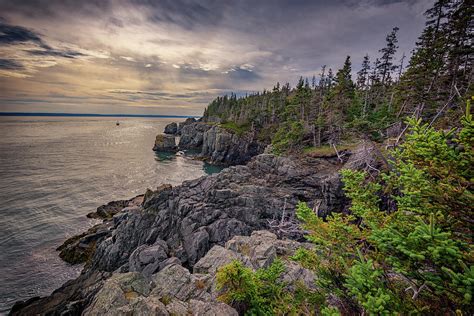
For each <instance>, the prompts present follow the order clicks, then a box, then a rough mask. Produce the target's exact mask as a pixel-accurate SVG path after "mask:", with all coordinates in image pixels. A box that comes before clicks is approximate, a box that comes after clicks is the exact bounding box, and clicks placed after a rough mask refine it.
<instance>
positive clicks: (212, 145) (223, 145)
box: [201, 126, 265, 165]
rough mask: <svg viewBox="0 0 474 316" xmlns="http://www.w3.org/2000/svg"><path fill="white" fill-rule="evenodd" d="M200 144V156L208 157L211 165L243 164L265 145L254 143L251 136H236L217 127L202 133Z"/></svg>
mask: <svg viewBox="0 0 474 316" xmlns="http://www.w3.org/2000/svg"><path fill="white" fill-rule="evenodd" d="M202 143H203V145H202V150H201V156H203V157H208V161H209V162H210V163H213V164H225V165H238V164H244V163H246V162H247V161H249V160H250V159H251V158H252V157H254V156H256V155H258V154H261V153H263V151H264V149H265V145H264V144H261V143H259V142H257V141H255V140H254V139H253V137H252V135H250V134H248V133H245V134H242V135H237V134H234V133H232V132H230V131H228V130H226V129H224V128H222V127H219V126H213V127H211V128H210V129H208V130H207V131H206V132H204V134H203V142H202Z"/></svg>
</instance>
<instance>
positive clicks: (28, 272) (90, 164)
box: [0, 117, 208, 314]
mask: <svg viewBox="0 0 474 316" xmlns="http://www.w3.org/2000/svg"><path fill="white" fill-rule="evenodd" d="M170 121H173V120H172V119H161V118H160V119H157V118H153V119H141V118H140V119H137V118H129V119H127V118H120V126H116V124H115V123H116V120H115V119H110V118H69V117H66V118H62V117H59V118H48V117H41V118H40V117H38V118H32V117H24V118H22V117H0V314H2V313H5V312H7V311H8V309H9V308H10V307H11V306H12V305H13V303H14V302H15V301H17V300H24V299H27V298H30V297H33V296H38V295H39V296H44V295H48V294H50V293H51V292H52V291H53V290H54V289H56V288H57V287H59V286H60V285H61V284H63V283H64V282H66V281H67V280H69V279H72V278H75V277H76V276H77V275H78V274H79V272H80V270H81V269H82V267H81V266H70V265H68V264H66V263H64V262H62V261H61V260H60V259H59V257H58V254H57V252H56V251H55V248H56V247H57V246H59V245H60V244H61V243H62V242H63V241H64V240H65V239H66V238H67V237H70V236H72V235H75V234H77V233H79V232H82V231H83V230H85V229H86V228H88V227H90V226H92V225H93V224H95V223H97V222H94V221H93V220H89V219H87V218H86V217H85V215H86V214H87V213H89V212H92V211H95V209H96V208H97V207H98V206H100V205H102V204H105V203H107V202H109V201H112V200H117V199H126V198H131V197H133V196H135V195H138V194H141V193H144V191H145V190H146V188H154V187H156V186H158V185H160V184H163V183H171V184H173V185H177V184H180V183H181V182H182V181H184V180H187V179H194V178H197V177H199V176H202V175H204V174H205V173H206V172H208V170H207V169H206V166H205V165H204V164H203V163H202V162H199V161H194V160H190V159H187V158H183V157H176V156H167V157H160V156H157V155H155V153H154V152H153V151H152V147H153V143H154V138H155V136H156V134H158V133H161V132H162V131H163V128H164V126H165V125H166V124H167V123H169V122H170Z"/></svg>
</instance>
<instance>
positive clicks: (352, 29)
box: [0, 0, 433, 115]
mask: <svg viewBox="0 0 474 316" xmlns="http://www.w3.org/2000/svg"><path fill="white" fill-rule="evenodd" d="M432 3H433V0H404V1H402V0H400V1H397V0H361V1H358V0H341V1H338V0H312V1H303V0H263V1H260V0H251V1H247V0H242V1H230V0H229V1H225V0H201V1H192V0H163V1H161V0H156V1H153V0H93V1H87V0H83V1H78V0H57V1H56V0H0V112H2V111H9V112H11V111H16V112H69V113H150V114H182V115H199V114H201V113H202V110H203V109H204V107H205V106H206V104H207V103H208V102H209V101H210V100H212V99H213V98H214V97H215V96H217V95H222V94H226V93H229V92H230V91H235V92H237V93H238V94H245V93H246V92H252V91H256V90H262V89H264V88H272V86H273V85H274V83H275V82H277V81H280V82H286V81H289V82H290V83H294V82H295V81H296V80H297V78H298V76H300V75H303V76H312V75H313V74H317V73H318V72H319V70H320V67H321V66H322V65H327V66H328V67H332V68H333V69H337V68H339V67H340V66H341V64H342V62H343V61H344V59H345V56H346V55H350V56H351V58H352V60H353V63H354V66H353V68H354V71H357V68H358V67H359V64H360V61H361V60H362V57H363V55H365V54H366V53H368V54H369V55H370V56H372V57H373V58H375V57H377V56H378V50H379V49H380V48H381V47H383V46H384V42H385V35H386V34H387V33H388V32H390V30H391V29H392V28H393V27H394V26H398V27H399V28H400V31H399V46H400V48H399V53H400V54H399V55H400V56H401V54H402V53H403V52H405V53H406V54H409V53H410V51H411V50H412V49H413V47H414V43H415V41H416V38H417V37H418V35H419V34H420V32H421V30H422V28H423V24H424V17H423V12H424V11H425V10H426V9H427V8H429V7H430V6H431V4H432Z"/></svg>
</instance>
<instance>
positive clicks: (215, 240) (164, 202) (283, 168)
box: [12, 154, 351, 315]
mask: <svg viewBox="0 0 474 316" xmlns="http://www.w3.org/2000/svg"><path fill="white" fill-rule="evenodd" d="M347 158H348V159H349V161H348V162H347V163H346V165H347V164H350V163H351V161H350V160H351V158H350V155H349V154H347V155H345V159H347ZM343 166H344V164H342V163H340V162H339V161H338V159H337V158H336V159H333V158H325V159H320V158H309V157H307V158H305V159H301V160H294V159H291V158H286V157H276V156H273V155H259V156H257V157H255V158H253V159H252V160H251V162H250V163H248V164H247V165H245V166H234V167H229V168H227V169H224V170H223V171H221V172H220V173H219V174H215V175H211V176H205V177H201V178H199V179H196V180H191V181H185V182H183V184H182V185H180V186H177V187H171V186H163V187H161V188H159V189H157V190H155V191H150V192H147V194H146V195H145V197H144V200H143V203H142V204H141V205H132V206H128V205H129V204H128V203H126V205H127V206H126V207H125V208H124V209H122V210H121V211H119V212H118V213H115V215H113V217H112V218H107V219H105V222H104V223H103V224H101V225H103V226H102V227H100V229H98V230H97V231H101V232H102V233H101V235H100V236H99V238H96V239H95V241H94V246H93V248H92V250H91V254H90V256H89V257H88V259H87V260H88V264H87V266H86V268H85V269H84V271H83V273H82V275H81V276H80V277H79V278H78V279H76V280H73V281H70V282H68V283H66V284H65V285H64V286H63V287H61V288H60V289H58V290H57V291H55V292H54V293H53V294H52V295H51V296H49V297H47V298H42V299H32V300H30V301H29V302H26V303H18V304H17V305H15V307H14V309H13V310H12V314H13V315H20V314H38V313H40V314H41V313H52V314H61V313H64V314H80V313H81V312H83V311H84V310H85V309H87V310H88V311H89V312H90V313H91V314H94V306H97V301H98V300H99V298H98V296H97V295H98V293H100V292H101V291H104V289H108V288H109V286H108V285H107V286H106V284H109V283H107V282H112V283H111V285H110V286H111V287H112V288H114V289H116V290H118V287H119V288H120V289H121V291H122V292H123V293H124V294H123V295H125V299H126V300H123V297H121V298H120V301H121V302H122V303H121V304H123V306H128V307H125V309H127V308H132V307H133V306H135V303H136V304H139V306H142V305H140V304H142V303H143V304H145V305H146V306H145V307H143V308H162V306H161V305H160V306H159V307H156V306H155V307H153V306H152V307H150V306H149V305H147V304H148V303H147V302H142V301H146V297H147V296H146V295H148V294H147V293H149V292H148V291H151V292H153V289H151V288H150V289H149V290H147V289H145V290H143V291H142V290H139V289H138V288H137V290H133V291H131V290H130V289H131V288H130V287H127V286H129V285H130V284H135V283H134V282H135V281H130V282H129V281H124V282H125V283H126V284H128V285H126V286H125V285H124V286H122V285H120V284H122V283H120V282H122V281H120V280H122V279H121V278H122V276H120V275H122V274H124V273H131V272H132V273H135V274H130V275H131V276H133V278H132V279H133V280H135V276H137V278H138V279H140V280H141V279H142V278H144V279H145V280H147V281H146V282H149V280H150V279H151V280H153V279H155V280H156V275H157V274H159V273H160V272H161V271H164V269H165V268H166V267H167V266H169V265H179V266H182V267H183V268H185V269H191V270H192V269H198V268H196V267H199V266H200V265H199V264H198V262H199V261H200V260H201V259H202V258H203V257H205V256H206V254H208V252H209V250H211V249H214V248H215V247H217V246H221V247H222V246H224V245H225V244H226V242H227V241H229V240H231V239H232V238H233V237H234V236H238V235H241V236H248V235H250V234H251V233H252V232H254V231H257V230H261V229H273V230H274V232H275V233H278V234H280V236H284V234H283V233H282V232H280V231H278V229H276V230H275V227H272V225H271V223H272V221H274V220H275V219H277V220H278V219H281V218H282V216H285V218H287V219H290V220H291V219H293V218H294V207H295V204H296V203H297V202H298V201H306V202H308V204H309V205H310V206H311V207H315V208H319V209H320V210H334V211H337V210H341V209H342V208H343V207H344V199H343V196H342V192H341V184H340V180H339V175H338V170H339V169H340V168H341V167H343ZM283 214H285V215H283ZM83 237H84V236H83ZM80 244H81V243H78V246H80ZM217 249H219V248H217ZM168 269H170V268H168ZM177 269H180V268H177ZM182 271H184V270H182ZM198 272H200V273H201V272H202V270H199V271H198ZM136 273H139V275H140V276H138V274H136ZM183 273H184V272H183ZM111 276H112V279H111ZM115 278H119V279H120V280H117V279H115ZM125 279H127V278H126V277H125ZM110 280H115V281H110ZM137 282H138V283H137V284H142V283H141V282H142V281H137ZM155 283H156V282H155ZM130 286H132V285H130ZM155 286H156V285H155ZM137 287H140V285H137ZM132 288H133V289H135V288H134V287H133V286H132ZM132 292H133V293H132ZM151 292H150V293H151ZM127 293H128V294H127ZM137 293H138V294H137ZM134 297H142V299H140V300H139V301H140V302H138V301H133V302H132V301H131V300H130V298H134ZM189 299H195V298H191V297H190V298H189ZM196 300H197V301H198V302H194V301H193V302H191V301H187V300H185V301H182V302H185V303H186V304H187V305H186V304H184V305H185V306H187V308H191V310H194V308H198V306H203V307H202V308H206V309H207V308H211V307H209V306H208V305H206V304H204V305H202V303H200V302H199V300H200V298H199V297H198V298H196ZM153 302H154V303H153ZM152 303H153V304H155V303H156V300H153V301H152V302H151V303H150V304H152ZM91 304H92V305H91ZM193 304H194V305H193ZM196 304H197V305H196ZM155 305H159V304H158V303H156V304H155ZM195 305H196V306H195ZM121 306H122V305H121ZM221 307H222V306H221ZM212 308H214V307H212ZM215 308H220V307H215ZM222 308H224V307H222ZM229 311H230V310H229ZM98 313H100V309H99V312H97V313H96V314H98ZM229 313H230V312H229Z"/></svg>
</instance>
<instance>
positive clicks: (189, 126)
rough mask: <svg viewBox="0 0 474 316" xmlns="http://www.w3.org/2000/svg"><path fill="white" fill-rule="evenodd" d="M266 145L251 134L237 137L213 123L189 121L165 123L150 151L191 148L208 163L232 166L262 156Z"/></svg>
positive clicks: (171, 150)
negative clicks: (161, 132) (162, 131)
mask: <svg viewBox="0 0 474 316" xmlns="http://www.w3.org/2000/svg"><path fill="white" fill-rule="evenodd" d="M177 141H178V142H177ZM267 145H268V144H267V143H265V142H262V141H259V140H257V139H256V138H255V135H254V134H252V133H250V132H249V133H242V134H236V133H234V132H232V131H230V130H228V129H226V128H223V127H221V126H219V125H216V124H215V123H211V122H205V121H196V120H194V119H188V120H186V121H185V122H183V123H179V124H177V123H174V122H173V123H170V124H168V125H167V126H166V127H165V131H164V134H160V135H157V136H156V140H155V145H154V147H153V150H155V151H168V152H177V151H180V150H189V149H191V150H193V151H194V152H197V158H199V159H203V160H205V161H207V162H209V163H211V164H214V165H223V166H232V165H240V164H245V163H247V162H248V161H250V159H251V158H252V157H254V156H256V155H258V154H261V153H263V152H264V150H265V147H266V146H267Z"/></svg>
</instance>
